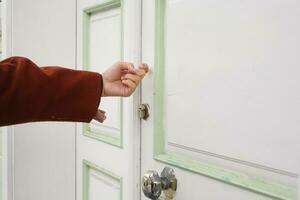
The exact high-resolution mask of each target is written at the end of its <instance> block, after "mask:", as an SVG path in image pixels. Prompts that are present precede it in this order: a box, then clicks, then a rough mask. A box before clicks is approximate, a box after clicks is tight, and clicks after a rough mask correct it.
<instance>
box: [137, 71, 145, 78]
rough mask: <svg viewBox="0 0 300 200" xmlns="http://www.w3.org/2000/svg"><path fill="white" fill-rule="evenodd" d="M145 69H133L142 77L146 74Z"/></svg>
mask: <svg viewBox="0 0 300 200" xmlns="http://www.w3.org/2000/svg"><path fill="white" fill-rule="evenodd" d="M146 73H147V72H146V70H145V69H135V74H137V75H139V76H140V77H142V78H143V77H144V76H145V75H146Z"/></svg>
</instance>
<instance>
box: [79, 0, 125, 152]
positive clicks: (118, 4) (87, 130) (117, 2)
mask: <svg viewBox="0 0 300 200" xmlns="http://www.w3.org/2000/svg"><path fill="white" fill-rule="evenodd" d="M115 8H120V9H121V23H120V26H121V34H120V37H121V45H120V46H121V55H120V57H121V60H123V35H124V34H123V1H122V0H111V1H107V2H105V3H102V4H100V5H95V6H92V7H89V8H86V9H84V10H83V13H82V15H83V24H82V31H83V46H82V50H83V51H82V56H83V59H82V60H83V63H82V65H83V69H85V70H89V69H90V65H89V40H90V38H89V35H90V34H89V21H90V17H91V15H92V14H93V13H98V12H105V11H108V10H111V9H115ZM119 126H120V137H113V136H110V135H111V134H110V133H109V132H107V131H106V132H104V131H103V130H102V131H92V129H91V127H90V124H87V123H84V124H83V126H82V127H83V135H85V136H87V137H90V138H93V139H97V140H99V141H102V142H105V143H107V144H110V145H113V146H116V147H119V148H123V99H122V98H120V124H119Z"/></svg>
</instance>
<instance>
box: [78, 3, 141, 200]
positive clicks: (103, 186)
mask: <svg viewBox="0 0 300 200" xmlns="http://www.w3.org/2000/svg"><path fill="white" fill-rule="evenodd" d="M140 18H141V16H140V3H139V1H135V0H126V1H119V0H77V69H84V70H91V71H96V72H99V73H102V72H103V71H104V70H105V69H106V68H107V67H109V66H111V65H112V64H113V63H114V62H116V61H119V60H126V61H130V62H134V63H135V64H137V63H139V60H140V57H139V55H140V53H139V52H140ZM138 100H139V98H138V93H136V94H135V95H134V96H132V97H130V98H120V97H112V98H110V97H103V98H102V99H101V102H100V109H102V110H105V111H106V116H107V119H106V120H105V122H104V123H103V124H100V123H98V122H96V121H92V122H91V123H89V124H81V123H78V124H77V153H76V154H77V161H76V162H77V169H76V171H77V181H76V182H77V199H78V200H79V199H83V200H96V199H110V200H132V199H139V189H138V182H139V179H140V178H139V177H140V176H139V162H138V158H139V135H138V130H139V118H138V117H137V114H138V113H137V106H136V105H137V104H138Z"/></svg>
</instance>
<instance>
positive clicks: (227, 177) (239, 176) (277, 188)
mask: <svg viewBox="0 0 300 200" xmlns="http://www.w3.org/2000/svg"><path fill="white" fill-rule="evenodd" d="M165 2H166V0H156V5H155V70H154V87H155V94H154V159H155V160H157V161H159V162H163V163H166V164H169V165H172V166H175V167H178V168H181V169H184V170H186V171H189V172H193V173H196V174H199V175H204V176H207V177H210V178H213V179H216V180H218V181H222V182H224V183H227V184H231V185H235V186H238V187H240V188H243V189H247V190H250V191H254V192H256V193H259V194H263V195H266V196H269V197H273V198H277V199H283V200H296V199H297V192H296V188H295V187H293V186H290V185H285V184H280V183H277V182H274V181H271V180H267V179H265V178H263V177H260V176H256V177H253V176H249V175H247V174H246V173H240V172H236V171H232V170H229V169H226V168H221V167H220V166H217V165H213V164H209V163H206V162H201V161H198V160H196V159H194V158H191V157H186V156H180V155H176V154H175V153H172V152H167V151H166V147H165V129H164V103H165V102H164V85H165V83H164V81H165V80H164V74H165V71H164V70H165V69H164V65H165V46H164V34H165V30H164V29H165V9H166V8H165Z"/></svg>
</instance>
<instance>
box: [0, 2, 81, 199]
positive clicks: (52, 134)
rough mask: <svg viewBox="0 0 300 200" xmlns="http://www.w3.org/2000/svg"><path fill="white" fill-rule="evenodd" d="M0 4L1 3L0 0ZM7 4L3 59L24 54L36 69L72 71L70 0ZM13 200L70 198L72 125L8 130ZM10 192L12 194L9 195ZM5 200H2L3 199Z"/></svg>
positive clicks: (73, 31)
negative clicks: (7, 50) (6, 38)
mask: <svg viewBox="0 0 300 200" xmlns="http://www.w3.org/2000/svg"><path fill="white" fill-rule="evenodd" d="M3 2H4V1H3ZM5 3H11V4H10V5H11V7H9V8H7V10H6V12H7V14H10V16H9V17H10V19H8V20H11V21H10V22H7V23H8V25H11V32H7V34H11V35H7V37H10V36H11V38H10V40H7V41H6V43H7V45H9V43H10V42H11V44H12V46H11V51H10V52H7V54H6V56H11V55H14V56H17V55H19V56H25V57H28V58H30V59H31V60H33V61H34V62H35V63H37V64H38V65H40V66H45V65H48V66H49V65H54V66H63V67H70V68H73V69H74V68H75V62H76V59H75V56H76V52H75V44H76V28H75V27H76V26H75V25H76V24H75V21H76V17H75V14H76V10H75V6H76V2H75V1H74V0H63V1H61V0H52V1H49V0H39V1H36V0H26V1H24V0H5ZM9 130H10V132H9V134H10V136H11V137H12V139H13V141H12V155H10V157H9V158H10V159H12V166H11V168H10V169H11V170H12V173H13V176H12V180H11V182H12V184H13V191H12V192H13V194H12V195H13V199H15V200H53V199H55V200H74V199H75V132H76V127H75V123H71V122H68V123H60V122H59V123H58V122H51V123H49V122H43V123H27V124H23V125H17V126H10V127H9ZM10 194H11V193H10ZM3 200H6V199H3Z"/></svg>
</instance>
